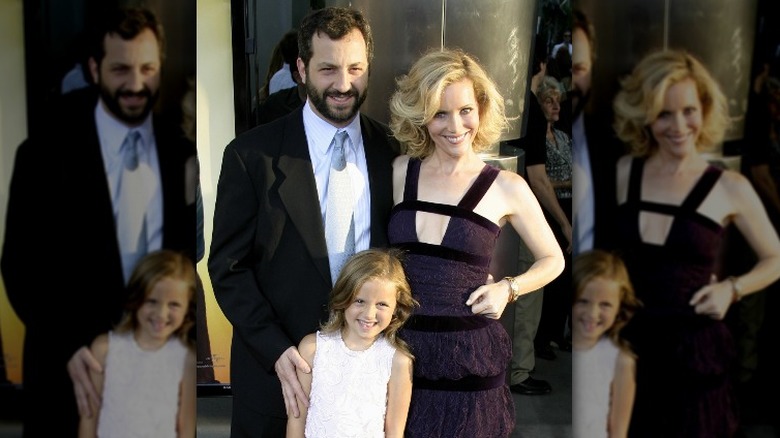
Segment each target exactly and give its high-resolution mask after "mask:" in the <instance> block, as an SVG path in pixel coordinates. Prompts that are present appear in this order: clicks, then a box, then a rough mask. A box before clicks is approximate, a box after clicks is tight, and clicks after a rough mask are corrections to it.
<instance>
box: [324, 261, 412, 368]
mask: <svg viewBox="0 0 780 438" xmlns="http://www.w3.org/2000/svg"><path fill="white" fill-rule="evenodd" d="M401 257H402V252H401V250H399V249H397V248H388V249H379V248H373V249H367V250H364V251H361V252H359V253H357V254H355V255H354V256H352V257H351V258H350V259H349V260H348V261H347V263H346V264H344V267H343V268H342V269H341V273H340V274H339V278H338V280H336V284H335V285H333V290H332V291H331V293H330V299H329V300H328V309H329V312H330V316H329V318H328V321H327V322H326V323H325V324H323V325H322V331H323V332H335V331H338V330H341V329H342V328H344V327H346V324H347V323H346V319H345V317H344V312H345V311H346V309H347V307H349V306H350V305H351V304H352V302H353V301H355V297H356V296H357V294H358V292H360V288H362V287H363V284H365V283H366V282H367V281H369V280H381V281H387V282H390V283H392V285H393V287H394V288H395V291H396V293H395V298H396V306H395V311H394V312H393V317H392V319H391V320H390V325H388V326H387V328H386V329H385V330H384V332H383V333H384V336H385V339H387V341H388V342H389V343H390V345H392V346H394V347H395V348H397V349H399V350H401V351H403V352H405V353H406V354H408V355H409V356H410V357H413V356H412V353H411V351H410V349H409V346H408V345H407V344H406V343H405V342H404V341H403V340H402V339H401V338H399V337H398V330H400V329H401V327H402V326H403V325H404V323H405V322H406V321H407V320H408V319H409V317H410V316H411V315H412V311H413V310H414V308H415V307H417V306H418V303H417V301H416V300H415V299H414V298H413V297H412V289H411V287H410V286H409V282H407V280H406V273H405V272H404V269H403V265H402V264H401Z"/></svg>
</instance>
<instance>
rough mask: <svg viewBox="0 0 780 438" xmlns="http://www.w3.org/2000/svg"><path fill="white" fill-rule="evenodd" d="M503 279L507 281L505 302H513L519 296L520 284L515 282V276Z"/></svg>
mask: <svg viewBox="0 0 780 438" xmlns="http://www.w3.org/2000/svg"><path fill="white" fill-rule="evenodd" d="M504 280H506V281H508V282H509V297H507V303H514V302H515V301H517V299H518V298H519V297H520V286H519V285H518V284H517V279H516V278H515V277H504Z"/></svg>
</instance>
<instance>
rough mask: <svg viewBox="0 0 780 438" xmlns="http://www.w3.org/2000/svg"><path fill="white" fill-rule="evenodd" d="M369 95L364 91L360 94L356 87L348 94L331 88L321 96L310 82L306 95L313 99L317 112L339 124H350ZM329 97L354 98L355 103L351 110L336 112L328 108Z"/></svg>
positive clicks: (307, 85) (307, 83)
mask: <svg viewBox="0 0 780 438" xmlns="http://www.w3.org/2000/svg"><path fill="white" fill-rule="evenodd" d="M367 94H368V92H367V91H364V92H363V94H360V92H359V91H358V90H357V88H355V86H354V85H353V86H352V88H351V89H350V90H349V91H347V92H346V93H341V92H338V91H336V90H334V89H332V88H330V89H327V90H325V91H323V92H322V94H320V93H319V90H317V89H316V88H314V85H312V84H311V83H310V82H306V95H307V96H309V99H311V103H312V105H314V108H316V109H317V111H319V113H320V114H322V116H323V117H325V118H326V119H328V120H330V121H331V122H334V123H337V124H341V123H346V122H349V121H350V120H351V119H352V118H353V117H355V114H357V112H358V109H360V105H362V104H363V101H365V100H366V95H367ZM328 96H332V97H347V96H350V97H354V98H355V103H354V104H353V105H352V107H351V108H347V109H344V110H334V109H332V108H331V107H330V106H328V101H327V99H328Z"/></svg>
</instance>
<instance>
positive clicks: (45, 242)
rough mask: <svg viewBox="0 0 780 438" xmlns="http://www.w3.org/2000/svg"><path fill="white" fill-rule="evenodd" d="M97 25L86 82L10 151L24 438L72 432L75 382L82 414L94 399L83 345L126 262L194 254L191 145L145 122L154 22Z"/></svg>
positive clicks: (107, 320) (120, 15)
mask: <svg viewBox="0 0 780 438" xmlns="http://www.w3.org/2000/svg"><path fill="white" fill-rule="evenodd" d="M99 26H100V29H99V32H98V33H97V34H96V40H95V45H94V48H93V52H92V55H91V57H90V60H89V66H90V72H91V75H92V79H93V81H94V83H95V84H96V86H91V87H89V88H87V89H84V90H79V91H73V92H71V93H68V94H67V95H66V96H65V97H64V98H63V100H62V102H61V103H60V104H59V105H58V106H57V107H56V108H55V109H54V111H53V114H52V116H53V117H51V118H50V120H51V125H50V129H47V130H46V132H33V133H31V134H30V137H29V138H28V139H27V140H26V141H25V142H24V143H22V145H21V146H20V147H19V149H18V150H17V153H16V162H15V166H14V173H13V177H12V181H11V188H10V193H9V202H8V216H7V226H6V235H5V245H4V247H3V254H2V273H3V277H4V280H5V285H6V288H7V291H8V297H9V300H10V301H11V304H12V306H13V308H14V310H15V311H16V313H17V315H18V316H19V317H20V319H21V320H22V322H23V323H24V324H25V339H24V365H23V382H24V402H25V407H24V418H23V421H24V436H25V437H38V436H51V430H56V431H57V432H56V435H57V436H59V437H68V436H76V432H77V423H78V412H77V403H76V401H77V400H76V398H74V387H75V392H76V394H77V398H78V403H79V409H82V408H83V409H85V410H86V411H84V412H85V413H86V412H88V407H87V396H88V395H90V396H91V397H93V398H94V400H95V401H97V400H98V396H97V392H96V391H95V389H94V387H92V385H91V382H90V380H89V378H88V376H87V366H92V367H94V368H95V370H99V369H100V367H99V365H97V362H96V361H95V359H94V357H92V356H91V354H90V353H89V351H88V349H87V348H86V346H88V345H89V344H90V343H91V342H92V340H93V338H94V337H95V336H96V335H97V334H99V333H101V332H104V331H107V330H109V329H111V328H112V326H113V325H114V324H115V323H116V322H117V321H118V320H119V317H120V316H121V314H122V309H123V304H124V302H125V300H126V290H125V282H126V281H127V277H128V274H129V271H130V269H132V267H133V264H134V262H135V260H136V259H137V258H138V257H141V256H142V255H143V254H144V253H146V252H148V251H153V250H156V249H159V248H170V249H174V250H181V251H185V252H186V254H187V255H188V256H190V257H194V251H195V238H194V236H195V202H194V201H195V193H194V187H195V181H186V178H185V174H188V172H187V166H191V165H192V163H193V162H194V159H193V158H194V156H195V146H194V144H193V143H192V142H190V141H188V140H186V139H185V137H184V136H183V135H182V133H181V132H180V130H179V128H178V126H166V125H164V124H163V123H162V122H161V121H160V120H159V119H158V118H157V117H154V116H153V115H152V108H153V107H154V104H155V101H156V99H157V96H158V94H159V83H160V69H161V67H162V58H163V57H162V49H163V46H164V41H163V33H162V27H161V26H160V23H159V22H158V21H157V19H156V17H155V16H154V15H153V14H152V13H151V12H150V11H148V10H142V9H127V10H121V11H117V12H115V13H114V14H111V15H109V16H107V17H105V19H103V20H100V22H99ZM136 132H137V134H133V133H136ZM126 139H130V140H132V141H125V140H126ZM133 143H135V146H136V148H132V146H133ZM123 144H125V147H124V148H123V147H122V145H123ZM125 150H127V151H128V155H127V157H125V156H123V153H124V151H125ZM133 151H135V154H131V152H133ZM188 163H189V164H188ZM192 174H193V175H194V174H196V172H192ZM125 189H127V190H125ZM127 200H130V201H127ZM128 219H135V222H131V221H129V220H128ZM44 251H46V252H44ZM74 353H75V354H74ZM71 358H73V360H72V362H73V363H72V364H70V365H68V362H69V359H71ZM66 365H67V367H66ZM69 370H70V371H71V372H73V373H74V374H73V378H74V379H75V382H72V381H71V379H70V378H69V376H68V371H69ZM52 428H54V429H52Z"/></svg>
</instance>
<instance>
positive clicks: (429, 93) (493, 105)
mask: <svg viewBox="0 0 780 438" xmlns="http://www.w3.org/2000/svg"><path fill="white" fill-rule="evenodd" d="M463 79H469V80H471V82H472V83H473V85H474V95H475V97H476V99H477V105H478V106H479V128H478V129H477V132H476V135H475V136H474V143H473V145H472V148H473V149H474V151H475V152H482V151H485V150H487V149H489V148H490V147H491V146H492V145H493V144H494V143H495V142H497V141H498V140H499V138H500V137H501V133H502V132H503V131H504V130H505V129H506V128H507V127H508V126H509V123H508V122H507V119H506V116H505V114H504V99H503V98H502V97H501V94H500V93H499V92H498V89H497V87H496V84H495V83H494V82H493V80H492V79H490V77H489V76H488V75H487V73H485V70H484V69H483V68H482V67H481V66H480V65H479V63H478V62H477V61H476V59H475V58H474V57H473V56H471V55H469V54H467V53H466V52H464V51H462V50H460V49H443V50H439V49H436V50H432V51H429V52H427V53H426V54H424V55H423V56H422V57H421V58H420V59H418V60H417V62H415V63H414V65H413V66H412V68H411V69H410V70H409V73H408V74H406V75H403V76H401V77H400V78H398V79H397V80H396V85H397V87H396V91H395V93H394V94H393V96H392V97H391V99H390V129H391V130H392V131H393V135H394V136H395V138H396V139H398V141H399V142H401V144H402V145H403V146H404V148H405V152H406V153H407V154H409V155H410V156H412V157H415V158H425V157H427V156H428V155H430V154H432V153H433V150H434V148H435V146H434V143H433V139H432V138H431V136H430V134H429V133H428V129H427V127H426V125H427V124H428V122H430V121H431V120H432V119H433V117H434V115H435V114H436V112H438V111H439V107H440V104H441V97H442V94H443V93H444V89H445V88H447V86H448V85H450V84H453V83H455V82H459V81H461V80H463Z"/></svg>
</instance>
